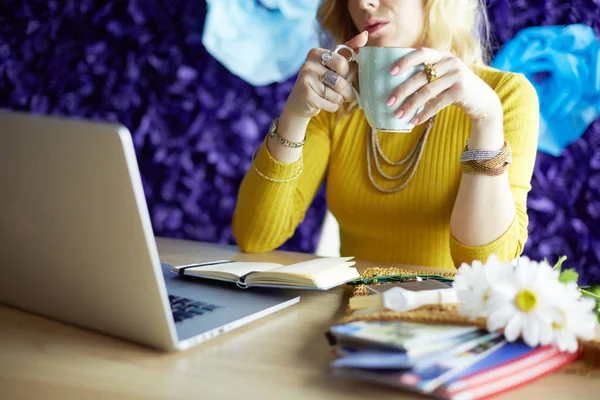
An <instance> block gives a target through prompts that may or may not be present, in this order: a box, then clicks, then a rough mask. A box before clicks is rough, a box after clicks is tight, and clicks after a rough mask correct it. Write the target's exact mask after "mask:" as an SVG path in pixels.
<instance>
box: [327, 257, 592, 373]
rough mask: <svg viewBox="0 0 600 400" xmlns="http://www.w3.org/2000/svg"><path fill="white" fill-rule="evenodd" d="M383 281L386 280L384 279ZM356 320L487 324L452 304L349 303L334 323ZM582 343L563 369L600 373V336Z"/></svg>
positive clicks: (373, 271)
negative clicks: (357, 310) (355, 311)
mask: <svg viewBox="0 0 600 400" xmlns="http://www.w3.org/2000/svg"><path fill="white" fill-rule="evenodd" d="M430 273H431V271H414V270H405V269H401V268H380V267H377V268H367V269H365V270H364V271H363V272H361V276H362V277H363V278H373V277H375V276H381V275H400V274H430ZM436 274H438V275H443V276H447V277H450V278H452V277H454V275H455V274H456V273H455V272H451V271H443V272H439V273H437V272H436ZM382 284H383V283H382ZM368 294H369V291H368V290H367V285H356V286H355V287H353V288H352V289H351V292H350V296H365V295H368ZM354 321H407V322H419V323H426V324H449V325H468V326H477V327H479V328H484V329H485V327H486V320H485V318H478V319H476V320H471V319H469V318H468V317H464V316H462V315H460V314H459V313H458V307H457V306H456V305H454V304H452V305H428V306H423V307H420V308H418V309H416V310H412V311H406V312H398V311H379V312H375V313H370V314H361V315H352V310H350V308H349V307H348V308H347V309H346V315H345V316H344V317H342V318H341V319H340V320H338V321H337V322H336V323H335V324H334V325H339V324H345V323H348V322H354ZM580 345H581V346H582V347H583V357H582V358H581V359H580V360H579V361H577V362H575V363H573V364H571V365H568V366H567V367H565V368H564V369H563V371H565V372H569V373H576V374H579V375H590V376H600V340H599V339H596V340H592V341H580Z"/></svg>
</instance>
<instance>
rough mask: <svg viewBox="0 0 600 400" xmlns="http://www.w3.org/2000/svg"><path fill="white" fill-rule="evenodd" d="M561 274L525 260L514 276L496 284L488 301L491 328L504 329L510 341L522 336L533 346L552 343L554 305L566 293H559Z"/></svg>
mask: <svg viewBox="0 0 600 400" xmlns="http://www.w3.org/2000/svg"><path fill="white" fill-rule="evenodd" d="M557 281H558V271H553V270H552V268H551V267H550V265H548V263H547V262H540V263H538V262H535V261H531V260H529V258H527V257H521V258H520V259H519V263H518V265H517V266H516V267H515V270H514V274H508V275H507V276H505V277H504V279H501V280H500V281H499V282H497V283H494V290H493V291H492V292H491V294H490V296H489V299H488V301H487V302H486V305H487V311H488V320H487V328H488V330H489V331H496V330H497V329H500V328H504V336H505V338H506V340H507V341H509V342H513V341H515V340H517V338H519V337H520V336H522V337H523V340H524V341H525V343H527V344H528V345H529V346H531V347H535V346H537V345H540V344H541V345H546V344H549V343H550V342H551V341H552V338H553V335H552V323H553V322H554V321H553V315H556V311H555V309H554V304H556V301H559V302H560V301H561V300H562V299H561V297H562V295H563V294H564V291H560V290H558V291H556V290H553V289H556V282H557Z"/></svg>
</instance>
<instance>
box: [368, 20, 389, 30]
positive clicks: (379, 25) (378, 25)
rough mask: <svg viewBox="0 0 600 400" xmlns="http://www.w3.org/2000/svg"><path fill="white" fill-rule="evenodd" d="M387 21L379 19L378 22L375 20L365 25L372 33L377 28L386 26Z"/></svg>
mask: <svg viewBox="0 0 600 400" xmlns="http://www.w3.org/2000/svg"><path fill="white" fill-rule="evenodd" d="M387 24H388V23H387V22H384V21H379V22H375V23H372V24H369V25H368V26H367V27H366V30H367V31H369V33H374V32H377V31H378V30H380V29H381V28H383V27H384V26H386V25H387Z"/></svg>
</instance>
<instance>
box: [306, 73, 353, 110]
mask: <svg viewBox="0 0 600 400" xmlns="http://www.w3.org/2000/svg"><path fill="white" fill-rule="evenodd" d="M314 71H315V72H316V74H317V77H318V81H319V83H320V84H321V85H323V84H324V83H323V81H322V80H323V77H324V76H325V74H326V73H327V71H329V69H328V68H326V67H323V66H322V65H318V66H315V69H314ZM334 91H335V92H337V93H339V94H340V95H341V96H342V97H343V99H344V101H347V102H348V101H352V100H354V97H355V96H354V92H353V91H352V87H351V86H350V83H348V81H347V80H346V79H344V77H342V76H340V77H339V78H338V79H337V82H336V83H335V86H333V87H331V92H334ZM328 92H329V90H328Z"/></svg>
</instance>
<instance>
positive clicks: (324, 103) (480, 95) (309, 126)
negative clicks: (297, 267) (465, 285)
mask: <svg viewBox="0 0 600 400" xmlns="http://www.w3.org/2000/svg"><path fill="white" fill-rule="evenodd" d="M484 10H485V8H484V6H483V5H482V4H481V3H480V2H479V1H478V0H379V1H376V0H370V1H369V0H325V1H323V3H322V5H321V7H320V9H319V12H318V20H319V23H320V24H321V26H322V28H323V29H324V30H326V31H328V32H329V33H330V34H331V35H332V36H333V38H334V39H335V40H336V41H337V43H341V42H343V41H345V40H348V38H351V39H350V40H349V41H348V42H346V44H347V45H348V46H349V47H352V48H353V49H355V50H356V51H360V50H359V49H360V48H361V47H363V46H365V45H368V46H379V47H412V48H418V49H417V51H415V52H414V53H412V54H410V55H409V56H406V57H403V58H402V59H401V60H400V61H399V62H398V63H396V64H395V65H394V66H393V68H392V69H391V70H390V74H391V75H393V74H397V73H399V72H402V71H403V70H405V69H407V68H410V67H413V66H416V65H419V64H425V65H427V66H428V67H430V68H429V69H428V70H427V72H426V71H423V72H420V73H418V74H416V75H414V76H413V77H412V78H411V79H409V80H408V81H406V82H405V83H403V84H402V85H400V86H399V87H398V88H397V89H396V90H395V91H394V92H393V93H390V97H389V100H388V106H389V107H392V108H393V109H394V112H395V116H396V117H397V118H401V117H402V115H410V114H411V111H412V110H415V109H418V108H419V107H420V106H422V105H424V106H425V108H424V109H423V111H422V112H420V113H419V114H417V115H416V117H415V120H414V121H413V122H414V123H415V124H416V127H415V129H414V130H413V131H412V132H411V133H408V134H407V133H378V134H373V133H371V132H370V128H369V126H368V124H367V121H366V120H365V117H364V114H363V112H362V111H361V110H357V109H356V99H355V98H354V95H353V92H352V90H351V87H350V85H351V83H352V81H353V80H354V79H355V78H356V73H355V72H354V71H352V68H351V66H350V65H349V63H348V61H347V60H346V59H345V58H344V56H342V55H340V54H335V53H334V54H332V53H331V52H329V51H328V50H326V49H312V50H311V51H310V52H309V54H308V56H307V58H306V61H305V63H304V64H303V66H302V68H301V70H300V73H299V75H298V79H297V81H296V84H295V86H294V88H293V90H292V92H291V94H290V96H289V98H288V100H287V103H286V105H285V108H284V110H283V112H282V114H281V116H280V118H279V119H278V120H276V121H274V124H273V125H272V133H271V134H270V135H268V136H267V139H266V140H265V142H264V143H263V145H262V146H261V147H260V149H259V150H258V151H257V153H256V154H255V158H254V160H253V165H252V167H251V168H250V170H249V171H248V173H247V175H246V177H245V178H244V180H243V182H242V185H241V187H240V193H239V200H238V204H237V208H236V211H235V215H234V220H233V231H234V234H235V236H236V239H237V241H238V244H239V246H240V248H241V249H242V250H244V251H248V252H259V251H268V250H272V249H274V248H276V247H278V246H279V245H281V244H282V243H283V242H284V241H285V240H286V239H288V238H289V237H290V236H291V235H292V234H293V232H294V230H295V228H296V226H297V225H298V223H299V222H300V221H301V220H302V219H303V216H304V214H305V211H306V209H307V207H308V206H309V204H310V202H311V200H312V199H313V197H314V195H315V192H316V191H317V189H318V187H319V185H320V184H321V182H322V180H323V179H324V176H325V175H327V188H326V189H327V203H328V207H329V209H330V210H331V212H332V213H333V214H334V216H335V217H336V218H337V220H338V222H339V225H340V242H341V253H342V255H352V256H355V257H357V258H360V259H364V260H373V261H380V262H391V263H402V264H412V265H424V266H434V267H440V268H447V269H452V268H455V267H456V266H458V265H460V264H461V263H463V262H467V263H470V262H472V261H473V260H474V259H478V260H482V261H484V262H485V260H487V258H488V256H489V255H491V254H496V255H497V256H498V257H499V258H500V259H501V260H504V261H509V260H512V259H514V258H515V257H517V256H518V255H520V254H521V252H522V250H523V246H524V244H525V242H526V240H527V224H528V218H527V213H526V199H527V193H528V191H529V190H530V180H531V175H532V172H533V165H534V161H535V155H536V147H537V135H538V119H539V114H538V98H537V95H536V92H535V90H534V88H533V86H532V85H531V84H530V83H529V82H528V81H527V79H526V78H525V77H524V76H523V75H521V74H514V73H508V72H502V71H498V70H495V69H493V68H491V67H488V66H486V65H485V64H484V56H485V49H486V46H485V39H486V38H485V35H484V36H483V37H482V36H481V35H480V34H479V33H478V32H479V31H480V28H481V27H482V25H481V23H483V27H486V28H487V21H486V17H485V12H484ZM485 31H486V32H487V29H485ZM324 54H325V55H324ZM345 56H346V57H347V56H348V55H347V54H346V55H345ZM328 71H333V72H334V73H335V74H336V75H335V77H337V78H338V79H337V81H336V80H335V79H334V80H333V81H332V80H331V79H325V80H323V77H324V75H325V74H326V73H327V72H328ZM329 75H331V73H329ZM323 82H325V84H324V83H323ZM332 83H335V84H332ZM328 85H329V86H328ZM409 96H410V98H408V97H409ZM407 98H408V100H407V101H406V103H405V104H403V105H400V104H401V103H402V102H403V101H404V100H405V99H407ZM371 135H375V136H371ZM368 138H370V139H369V140H367V139H368ZM304 139H305V140H304ZM419 139H424V140H419ZM467 150H468V151H467ZM486 150H487V151H486ZM419 154H420V155H419ZM461 155H462V156H463V159H462V160H461ZM376 156H377V157H378V158H377V160H379V163H378V164H379V165H378V164H377V163H375V162H374V161H376V159H375V157H376ZM413 159H414V160H413ZM386 160H387V161H386ZM396 160H401V161H399V162H396ZM402 160H404V163H403V162H402ZM407 160H413V161H414V163H413V164H412V166H411V163H410V162H406V161H407ZM394 163H395V164H396V165H393V164H394ZM382 164H383V165H382ZM508 164H510V166H508ZM507 167H508V168H507ZM405 169H410V171H406V172H409V173H405V174H404V175H403V176H402V178H398V176H399V175H402V171H403V170H405ZM413 169H414V171H413ZM411 175H412V177H411ZM385 176H387V178H386V177H385Z"/></svg>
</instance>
